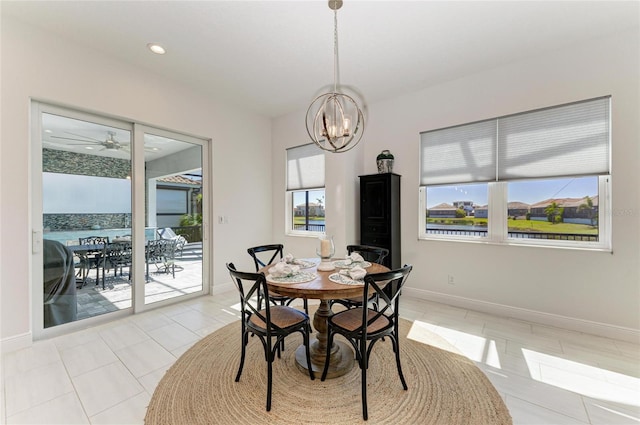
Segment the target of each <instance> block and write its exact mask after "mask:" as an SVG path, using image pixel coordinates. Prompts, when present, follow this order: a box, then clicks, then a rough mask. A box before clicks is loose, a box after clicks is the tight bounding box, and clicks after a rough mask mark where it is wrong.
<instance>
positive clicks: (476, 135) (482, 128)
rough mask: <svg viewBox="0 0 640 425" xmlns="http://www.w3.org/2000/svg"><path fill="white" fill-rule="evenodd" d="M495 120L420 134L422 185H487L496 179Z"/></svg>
mask: <svg viewBox="0 0 640 425" xmlns="http://www.w3.org/2000/svg"><path fill="white" fill-rule="evenodd" d="M496 137H497V134H496V123H495V120H489V121H480V122H475V123H471V124H465V125H459V126H456V127H449V128H445V129H442V130H435V131H429V132H425V133H421V135H420V145H421V148H420V164H421V167H420V170H421V171H420V184H421V185H438V184H450V183H469V182H486V181H493V180H495V179H496Z"/></svg>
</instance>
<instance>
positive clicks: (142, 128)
mask: <svg viewBox="0 0 640 425" xmlns="http://www.w3.org/2000/svg"><path fill="white" fill-rule="evenodd" d="M30 109H31V114H30V117H31V122H30V130H31V136H30V139H31V140H30V142H29V143H30V146H31V155H30V173H29V176H30V179H31V181H30V192H29V194H28V198H29V201H30V203H31V208H30V211H31V217H30V224H31V225H30V227H31V229H32V230H31V235H30V236H31V246H32V251H31V254H32V255H31V267H30V268H31V279H30V281H29V285H30V291H31V310H32V311H31V314H30V317H31V320H32V326H31V332H32V338H33V340H38V339H44V338H50V337H54V336H57V335H62V334H65V333H68V332H72V331H76V330H81V329H85V328H87V327H90V326H95V325H98V324H102V323H106V322H110V321H113V320H115V319H118V318H122V317H125V316H128V315H132V314H136V313H141V312H143V311H146V310H152V309H155V308H158V307H161V306H165V305H168V304H173V303H177V302H181V301H184V300H186V299H188V298H194V297H198V296H201V295H206V294H208V293H209V292H210V288H211V283H210V282H211V266H210V261H209V257H210V252H211V238H210V236H209V232H208V229H209V223H210V217H209V215H210V211H211V199H210V198H211V196H207V194H209V193H210V187H211V183H210V179H211V176H212V173H211V170H210V166H211V164H212V161H211V158H210V144H211V139H205V138H199V137H196V136H189V135H185V134H183V133H177V132H173V131H168V130H163V129H160V128H158V127H154V126H147V125H143V124H139V123H136V122H134V121H130V120H126V119H120V118H113V117H109V116H107V115H104V114H99V113H91V112H83V111H80V110H77V109H73V108H68V107H64V106H57V105H55V104H51V103H48V102H43V101H38V100H36V99H32V100H31V105H30ZM43 113H50V114H55V115H60V116H63V117H68V118H73V119H78V120H84V121H89V122H94V123H98V124H102V125H107V126H112V127H116V128H120V129H124V130H127V131H130V132H131V135H132V138H131V182H132V184H131V198H132V199H131V216H132V221H131V228H132V244H133V246H134V252H133V264H134V266H133V270H132V282H133V284H132V287H131V297H132V306H131V307H128V308H124V309H121V310H118V311H114V312H110V313H105V314H102V315H99V316H94V317H89V318H85V319H81V320H76V321H73V322H69V323H64V324H60V325H57V326H53V327H49V328H45V327H44V312H43V302H44V294H43V291H42V285H43V261H44V259H43V249H42V244H43V242H42V241H43V234H44V233H43V232H44V224H43V199H42V197H43V189H42V186H43V185H42V172H43V171H42V170H43V167H42V148H43V142H42V114H43ZM145 132H148V133H150V134H158V135H162V136H165V137H169V138H173V139H175V140H180V141H185V142H189V143H194V144H197V145H200V146H201V147H202V193H203V194H205V196H204V197H203V201H202V289H201V291H197V292H194V293H191V294H188V295H183V296H179V297H174V298H170V299H167V300H164V301H159V302H155V303H152V304H145V297H144V291H145V286H144V285H145V244H144V241H145V212H146V206H145V195H146V194H145V173H144V169H145V158H144V133H145ZM141 171H142V172H141ZM138 241H142V243H139V242H138ZM137 242H138V243H137Z"/></svg>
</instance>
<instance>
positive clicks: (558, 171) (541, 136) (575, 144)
mask: <svg viewBox="0 0 640 425" xmlns="http://www.w3.org/2000/svg"><path fill="white" fill-rule="evenodd" d="M610 100H611V99H610V97H601V98H597V99H590V100H586V101H582V102H576V103H571V104H566V105H560V106H555V107H551V108H546V109H539V110H535V111H530V112H524V113H521V114H515V115H509V116H505V117H500V118H494V119H491V120H486V121H480V122H476V123H471V124H465V125H460V126H456V127H449V128H444V129H440V130H433V131H428V132H424V133H421V134H420V184H421V185H423V186H425V185H444V184H456V183H460V184H461V183H471V182H489V181H506V180H515V179H525V178H527V179H528V178H545V177H548V178H555V177H568V176H578V175H603V174H609V172H610V167H609V164H610V132H611V129H610Z"/></svg>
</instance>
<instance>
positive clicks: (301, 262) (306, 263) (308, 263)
mask: <svg viewBox="0 0 640 425" xmlns="http://www.w3.org/2000/svg"><path fill="white" fill-rule="evenodd" d="M293 264H295V265H296V266H300V268H301V269H310V268H311V267H315V266H317V264H316V263H315V262H313V261H309V260H305V259H302V258H296V259H294V260H293Z"/></svg>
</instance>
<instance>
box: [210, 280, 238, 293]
mask: <svg viewBox="0 0 640 425" xmlns="http://www.w3.org/2000/svg"><path fill="white" fill-rule="evenodd" d="M235 289H236V287H235V285H234V284H233V282H225V283H222V284H220V283H216V284H215V285H213V287H212V288H211V295H217V294H222V293H224V292H227V291H231V290H235Z"/></svg>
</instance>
